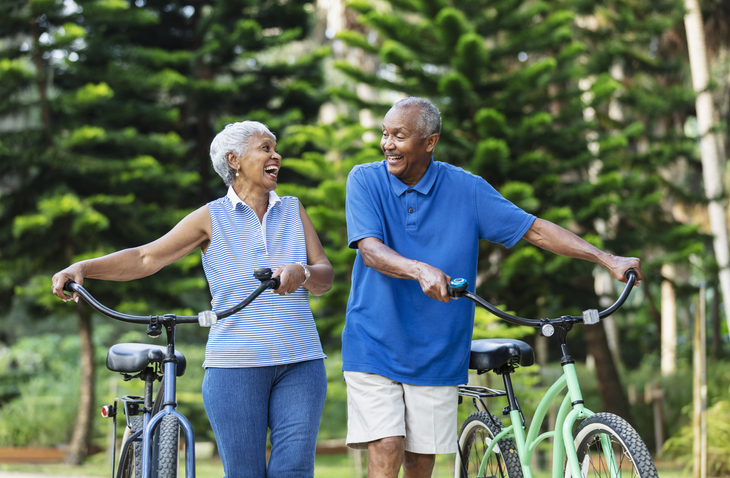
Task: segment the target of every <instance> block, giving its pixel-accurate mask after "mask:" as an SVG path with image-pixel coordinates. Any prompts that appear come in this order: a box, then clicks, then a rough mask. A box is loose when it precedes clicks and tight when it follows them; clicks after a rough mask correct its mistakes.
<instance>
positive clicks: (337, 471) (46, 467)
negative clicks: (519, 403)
mask: <svg viewBox="0 0 730 478" xmlns="http://www.w3.org/2000/svg"><path fill="white" fill-rule="evenodd" d="M196 461H197V463H196V476H197V477H198V478H220V477H222V476H223V468H222V466H221V463H220V460H219V459H217V458H210V457H206V456H201V457H198V458H197V460H196ZM351 461H352V463H351ZM356 464H357V463H356V460H355V459H354V455H353V459H352V460H351V456H350V455H348V454H347V453H342V454H334V455H317V457H316V459H315V467H314V470H315V471H314V477H315V478H348V477H352V478H355V477H356V474H355V470H356ZM361 464H362V465H363V468H364V467H366V463H365V462H364V460H363V462H361ZM657 465H658V469H659V476H661V477H662V478H684V477H686V476H687V473H686V472H685V471H684V470H682V469H681V468H677V467H675V466H673V465H672V464H669V463H663V462H659V463H658V464H657ZM4 471H5V472H20V473H33V474H43V475H48V476H49V477H59V476H74V477H108V476H109V475H110V472H111V467H110V465H109V459H108V457H107V456H105V455H104V454H103V453H99V454H96V455H93V456H91V457H89V459H88V460H87V461H86V463H84V465H83V466H67V465H63V464H42V465H31V464H0V476H2V475H3V473H2V472H4ZM179 476H180V477H184V476H185V474H184V471H183V470H180V474H179ZM362 476H364V474H363V475H362ZM449 476H453V455H439V457H438V460H437V464H436V469H435V470H434V473H433V478H441V477H449ZM534 478H550V476H549V473H548V472H536V473H535V475H534Z"/></svg>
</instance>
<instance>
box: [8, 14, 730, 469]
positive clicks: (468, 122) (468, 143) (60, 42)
mask: <svg viewBox="0 0 730 478" xmlns="http://www.w3.org/2000/svg"><path fill="white" fill-rule="evenodd" d="M725 3H726V2H722V1H717V0H706V1H703V2H700V6H701V8H702V13H703V16H704V18H705V19H706V22H705V25H706V29H707V32H708V33H707V38H708V42H707V45H708V53H709V59H710V71H711V78H712V81H711V82H710V91H711V93H712V98H713V100H714V103H715V105H716V112H717V117H716V118H715V125H716V127H715V129H714V131H715V133H716V134H717V136H718V137H719V138H720V139H721V141H720V144H719V146H718V152H719V156H720V158H721V159H722V162H723V163H724V158H726V154H725V151H726V146H727V138H728V134H727V124H726V119H727V116H728V110H729V109H730V108H729V106H728V104H729V103H728V95H727V94H726V93H727V90H728V84H730V74H729V72H730V66H729V65H730V55H729V54H728V51H729V50H728V44H730V42H729V40H730V33H729V32H730V29H729V28H728V20H727V19H728V15H727V14H728V9H727V6H726V5H725ZM2 4H3V6H4V7H5V8H4V10H3V11H4V12H6V13H5V14H4V15H2V16H0V92H2V95H0V164H1V165H2V168H3V174H2V178H1V179H0V269H1V270H2V272H3V273H2V274H0V292H2V293H1V294H0V316H2V317H3V319H2V320H0V405H2V406H3V411H0V440H3V436H4V435H3V432H2V430H3V428H2V426H3V425H2V423H3V420H4V418H3V414H4V413H5V412H4V410H9V409H10V408H9V407H10V405H12V404H13V403H15V402H17V401H18V400H22V396H23V395H24V394H27V393H29V392H27V391H23V390H22V389H23V386H21V384H23V383H30V382H31V381H32V380H33V376H34V374H39V375H42V374H48V373H50V372H49V370H50V369H49V368H48V367H47V366H46V365H42V364H43V363H47V362H45V360H46V359H40V358H39V359H38V360H37V361H36V362H33V361H32V360H30V359H27V358H26V359H19V358H17V357H27V356H28V355H27V354H26V355H23V353H25V352H22V351H23V350H27V349H28V348H29V346H28V342H26V341H25V340H26V339H30V338H31V337H35V338H37V339H38V340H47V341H53V340H62V338H63V337H66V336H70V335H78V338H74V339H73V340H71V339H69V340H71V342H68V343H67V342H64V343H66V344H67V346H65V347H63V348H61V349H62V350H69V351H71V350H73V351H75V352H73V353H78V354H79V356H81V357H83V361H82V363H83V367H82V370H83V373H82V374H81V375H79V376H78V379H76V378H73V376H74V373H78V372H72V371H70V370H68V373H69V380H73V383H74V384H75V383H78V384H79V385H78V386H79V387H80V395H79V396H80V397H81V398H82V400H80V401H79V406H80V409H79V411H78V417H79V419H77V420H74V419H69V424H70V423H75V424H76V431H75V432H73V431H72V427H71V426H70V425H66V426H65V427H61V428H64V429H65V431H66V434H65V435H62V436H61V438H57V440H61V441H70V442H71V443H72V447H71V450H72V453H71V454H70V455H69V457H70V459H71V460H72V461H80V460H82V459H83V457H84V455H85V454H86V453H87V452H88V447H89V445H90V443H91V441H90V440H91V439H92V438H93V436H94V433H92V431H93V425H92V420H91V413H92V410H93V407H95V406H97V405H98V403H96V402H95V400H94V391H95V390H97V389H98V387H95V385H94V382H93V378H94V376H95V375H98V374H99V373H101V374H104V373H105V372H106V371H105V370H103V369H102V370H97V371H95V370H94V365H95V364H101V363H102V362H101V360H102V359H103V349H104V347H105V346H107V345H109V344H110V343H111V342H112V341H113V340H115V339H116V332H114V331H117V330H127V329H120V328H119V327H117V326H114V325H110V324H108V323H107V322H106V321H99V320H98V318H95V317H93V316H91V315H90V314H89V313H88V310H87V308H85V307H83V305H77V306H75V307H71V306H70V305H69V304H66V306H64V304H62V303H60V301H57V300H55V299H54V298H53V297H52V296H51V295H50V293H49V290H48V289H49V288H48V285H50V277H51V275H52V274H53V273H54V272H56V271H57V270H60V269H61V268H63V267H65V266H66V265H68V264H69V263H71V262H73V261H76V260H79V259H82V258H85V257H92V256H96V255H101V254H105V253H108V252H110V251H113V250H117V249H121V248H125V247H132V246H136V245H139V244H142V243H145V242H148V241H150V240H152V239H154V238H156V237H159V236H160V235H162V234H163V233H165V232H166V231H167V230H169V229H170V228H171V227H172V226H173V225H174V224H175V223H176V222H177V221H178V220H180V219H181V218H182V217H183V216H184V215H185V214H186V213H188V212H189V211H191V210H192V209H193V208H196V207H199V206H200V205H202V204H204V203H205V202H207V201H210V200H213V199H215V198H217V197H219V196H221V195H222V194H224V192H225V189H224V187H223V185H222V183H221V181H220V179H219V178H218V177H217V176H216V175H215V174H214V172H213V170H212V168H211V167H210V166H209V157H208V145H209V143H210V141H211V139H212V137H213V136H214V135H215V133H216V132H217V131H219V130H220V129H221V128H222V126H223V125H224V124H225V123H227V122H231V121H237V120H242V119H254V120H259V121H262V122H264V123H266V124H267V125H268V126H269V127H270V129H271V130H272V131H274V132H275V133H276V134H277V136H278V140H279V145H278V146H279V150H280V151H281V152H282V153H283V156H284V163H283V166H284V168H283V169H282V173H281V175H280V186H279V189H278V190H277V192H278V193H279V194H292V195H296V196H298V197H299V198H300V199H301V200H302V203H303V204H304V205H305V206H306V207H307V210H308V213H309V215H310V216H311V217H312V221H313V223H314V225H315V227H316V229H317V231H318V232H319V235H320V238H321V240H322V242H323V244H324V246H325V249H326V252H327V254H328V257H329V259H330V261H331V262H332V263H333V265H334V266H335V270H336V281H335V284H334V286H333V289H332V291H331V292H329V293H328V294H326V295H325V296H322V297H321V298H313V299H312V305H313V309H314V311H315V314H316V317H317V319H318V325H319V330H320V334H321V337H322V340H323V343H324V345H325V347H326V349H327V350H328V353H329V354H330V355H331V356H332V357H333V358H335V359H336V356H337V350H338V349H339V333H340V331H341V328H342V325H343V324H344V311H345V305H346V302H347V296H348V293H349V286H350V284H349V281H350V268H351V264H352V261H353V258H354V251H352V250H350V249H349V248H348V247H347V235H346V225H345V220H344V197H345V193H346V191H345V179H346V177H347V173H348V172H349V171H350V169H351V168H352V167H353V166H354V165H355V164H358V163H361V162H368V161H377V160H379V159H380V158H381V152H380V150H379V145H378V144H379V136H380V122H381V119H382V116H383V115H384V113H385V112H386V111H387V109H388V108H389V107H390V106H391V105H392V104H393V102H394V101H396V100H397V99H399V98H401V97H403V96H404V95H416V96H424V97H427V98H429V99H430V100H431V101H433V102H434V103H435V104H436V105H437V106H438V107H439V109H440V110H441V113H442V117H443V121H444V126H443V131H442V135H441V140H440V142H439V145H438V147H437V149H436V153H435V159H436V160H440V161H447V162H450V163H453V164H456V165H458V166H460V167H463V168H465V169H467V170H469V171H471V172H473V173H475V174H479V175H481V176H483V177H484V178H485V179H487V180H488V181H489V182H490V183H491V184H492V185H494V186H495V187H496V188H497V189H498V190H499V191H500V192H501V193H502V194H503V195H504V196H505V197H507V198H508V199H510V200H512V201H513V202H515V203H516V204H517V205H518V206H520V207H522V208H524V209H525V210H527V211H529V212H531V213H533V214H535V215H537V216H540V217H543V218H545V219H549V220H551V221H553V222H556V223H558V224H560V225H562V226H564V227H566V228H568V229H570V230H572V231H574V232H576V233H577V234H579V235H580V236H582V237H584V238H586V239H587V240H589V241H590V242H592V243H593V244H595V245H597V246H598V247H601V248H603V249H605V250H607V251H610V252H612V253H615V254H620V255H634V256H638V257H641V258H642V261H643V262H642V264H643V268H644V272H645V275H646V280H645V281H644V282H643V283H642V287H641V289H640V290H639V291H637V293H636V295H635V298H634V300H633V301H632V303H631V305H630V306H627V307H626V308H625V309H624V311H625V313H623V314H621V315H620V316H619V317H616V318H615V319H613V320H610V321H606V322H605V324H603V325H601V326H596V327H586V328H584V330H583V331H581V332H580V333H583V334H584V339H585V340H584V341H574V343H575V345H573V348H574V350H572V352H573V354H574V355H575V356H576V357H577V358H580V359H585V358H587V359H588V361H589V363H596V364H598V366H596V367H595V369H594V370H595V372H593V373H594V374H598V375H597V377H596V384H597V387H598V389H597V397H600V400H601V401H602V402H603V403H604V405H603V408H609V409H613V410H614V411H616V412H617V413H619V414H621V415H624V416H629V415H632V413H633V415H635V416H636V415H640V416H638V417H636V418H637V419H638V420H639V421H640V422H641V420H643V419H644V418H643V415H645V414H642V413H641V409H640V408H637V405H636V404H635V402H634V401H633V399H632V393H631V390H632V388H631V387H634V386H635V385H638V386H642V385H641V384H636V383H633V382H632V379H631V378H628V377H630V376H631V375H630V374H631V373H633V374H635V375H636V376H642V377H645V378H646V379H647V380H651V375H652V374H651V373H650V372H648V371H651V370H654V369H656V368H658V367H659V366H660V363H661V361H662V357H664V359H665V360H668V363H670V364H672V366H675V367H676V366H677V365H679V366H681V365H682V363H683V362H686V361H687V360H688V357H689V355H688V350H689V345H688V343H687V340H686V339H685V338H683V337H689V336H688V335H686V334H685V331H686V330H691V328H690V327H689V325H690V322H691V320H692V319H691V317H693V316H694V313H693V312H692V307H693V306H692V304H693V302H692V301H693V298H694V297H696V295H697V290H698V285H699V284H700V283H705V284H706V285H707V290H708V291H709V292H708V298H709V302H710V303H711V304H713V306H712V307H711V311H710V314H709V316H710V327H711V330H712V331H713V332H712V333H710V334H708V335H709V339H710V340H711V341H712V345H713V348H712V350H713V355H714V356H715V357H717V358H723V357H724V358H725V359H726V358H727V352H728V345H727V332H728V331H727V325H726V324H725V321H724V320H723V318H724V317H723V311H722V310H721V309H722V308H721V304H722V297H721V294H720V293H719V287H718V279H717V278H718V275H719V272H718V267H717V263H716V261H715V257H714V254H713V253H712V234H711V230H710V228H709V220H708V218H707V217H708V216H707V207H706V204H707V199H706V198H705V197H704V193H703V182H702V167H701V162H700V155H699V148H698V141H697V139H698V138H697V132H698V129H697V126H696V124H697V122H696V119H695V118H696V116H695V104H694V100H695V93H694V92H693V90H692V86H691V76H690V70H689V68H688V61H687V49H686V46H685V45H686V41H685V31H684V26H683V15H684V6H683V1H682V0H658V1H654V2H645V1H640V0H630V1H621V2H618V1H613V0H607V1H602V2H589V1H583V0H560V1H555V2H543V1H535V0H519V1H517V0H512V1H502V0H465V1H460V2H450V1H447V0H390V1H385V0H383V1H366V0H352V1H350V2H348V3H347V5H345V4H343V3H342V2H341V1H339V0H327V1H325V0H319V1H317V2H312V1H303V0H288V1H275V0H266V1H263V2H260V1H253V0H234V1H220V0H219V1H208V0H196V1H184V0H181V1H164V2H163V1H158V0H136V1H131V0H93V1H90V0H79V1H75V2H73V1H68V0H67V1H59V0H43V1H32V2H31V1H27V0H4V1H3V2H2ZM723 174H724V172H723ZM724 179H725V177H724V176H723V180H724ZM720 201H721V202H722V204H724V205H725V206H724V207H725V209H727V205H726V201H725V199H724V194H723V196H722V198H720ZM455 207H456V206H455ZM479 270H480V274H479V279H478V284H477V286H478V291H479V292H480V293H481V294H483V295H484V296H485V297H487V298H488V299H492V300H494V301H496V303H499V304H506V305H507V306H508V307H509V308H510V309H512V310H514V311H515V312H516V313H518V314H522V315H528V316H542V317H544V316H554V315H556V314H562V313H579V312H580V311H581V310H582V309H584V308H588V307H591V306H594V304H595V303H596V302H599V301H604V302H605V301H608V300H610V299H611V298H613V297H615V293H616V285H617V284H615V283H614V282H615V281H613V280H611V279H610V278H607V277H606V276H605V274H604V273H603V272H602V271H600V270H597V269H596V268H595V267H593V265H591V264H589V263H585V262H581V261H575V260H568V259H565V258H562V257H557V256H554V255H552V254H549V253H544V252H543V251H541V250H539V249H536V248H535V247H532V246H531V245H529V244H526V243H524V241H523V243H520V244H518V245H517V246H515V247H514V248H512V249H511V250H505V249H504V248H501V247H499V246H494V245H492V244H488V243H484V244H482V246H481V254H480V264H479ZM448 272H449V273H450V274H452V275H458V271H448ZM90 287H93V293H94V294H95V295H98V296H99V297H100V299H102V300H103V301H105V302H107V303H109V304H110V305H112V306H114V307H118V308H121V309H123V310H127V311H130V312H132V313H135V312H136V313H150V312H152V311H176V312H184V313H192V312H195V311H197V310H202V309H205V308H208V307H209V305H208V304H209V302H208V301H209V297H208V292H207V285H206V284H205V280H204V275H203V274H202V270H201V268H200V256H199V254H198V253H194V254H191V255H190V256H188V257H187V258H185V259H183V260H181V261H179V262H178V263H177V264H175V265H173V266H170V267H168V268H166V269H165V270H163V271H160V272H159V273H158V274H156V275H155V276H153V277H150V278H147V279H143V280H140V281H134V282H131V283H104V282H95V283H94V284H93V286H90ZM668 297H669V298H671V301H669V303H671V306H670V305H667V304H666V303H665V300H667V298H668ZM71 310H73V312H71ZM72 323H73V324H75V325H74V327H73V328H72V327H70V324H72ZM95 329H98V330H95ZM191 329H192V328H191ZM72 330H74V331H76V330H77V331H78V332H80V333H78V334H77V333H76V332H74V334H71V331H72ZM672 331H673V333H674V339H671V336H672V335H671V334H669V336H668V337H670V338H667V339H666V340H665V343H669V344H670V345H671V346H670V347H669V349H668V350H664V349H662V347H661V341H662V334H665V337H667V335H666V334H667V333H669V332H672ZM574 333H576V332H574ZM683 334H684V335H683ZM180 335H181V339H183V340H187V341H189V342H190V343H191V344H193V345H195V346H199V345H202V344H203V343H204V341H205V332H204V331H200V330H196V331H192V330H190V331H187V330H186V331H185V333H183V334H180ZM677 336H679V338H677ZM74 340H76V341H77V342H74ZM527 340H530V341H532V342H533V343H534V345H535V346H536V348H537V349H538V357H540V360H541V365H546V364H548V363H550V361H551V360H552V359H553V358H555V355H554V350H553V349H554V348H555V347H554V346H551V345H550V344H549V343H547V342H546V340H547V339H539V338H528V339H527ZM54 343H55V342H54ZM581 343H584V344H585V345H584V346H582V345H581ZM31 348H32V347H31ZM95 348H97V349H98V350H97V353H96V354H95V353H94V349H95ZM3 350H6V352H3ZM660 350H662V352H661V353H660ZM68 353H71V352H68ZM8 357H15V358H12V359H11V358H8ZM667 357H668V358H667ZM27 361H30V362H31V363H37V364H38V365H37V367H38V368H35V369H34V368H33V367H32V366H26V365H24V362H27ZM672 373H674V371H672V370H671V369H670V370H669V371H666V373H665V375H667V378H665V379H667V380H668V379H669V378H668V377H670V376H671V374H672ZM647 376H648V378H647ZM642 380H643V379H642ZM637 381H639V379H637ZM340 382H341V380H340ZM53 385H54V384H53V383H51V382H48V383H46V384H45V385H40V384H39V385H37V387H36V389H35V390H36V391H35V392H34V393H36V394H39V393H41V394H42V392H39V391H38V389H39V388H40V389H42V388H43V387H44V386H47V387H52V386H53ZM55 385H56V387H57V388H55V389H51V388H49V389H48V390H46V393H49V394H50V393H55V392H52V391H51V390H56V391H58V390H61V388H63V390H67V389H68V386H61V385H59V384H55ZM685 398H686V397H685ZM677 400H678V402H681V401H682V400H683V399H680V398H677ZM685 404H686V402H685ZM677 408H681V405H677ZM637 411H638V413H637ZM672 413H674V412H668V414H667V416H674V415H672ZM676 413H677V415H678V414H679V412H678V411H677V412H676ZM335 415H336V414H334V415H333V416H335ZM667 421H668V420H667ZM343 426H344V425H343ZM647 427H648V429H650V424H647ZM678 427H679V425H678V424H673V423H667V430H666V434H667V435H669V434H671V433H673V432H674V431H675V430H677V429H678ZM650 433H651V432H650ZM11 435H12V434H11ZM8 440H10V441H12V438H9V439H8ZM647 441H651V439H648V440H647ZM31 442H32V440H31Z"/></svg>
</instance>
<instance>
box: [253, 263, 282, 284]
mask: <svg viewBox="0 0 730 478" xmlns="http://www.w3.org/2000/svg"><path fill="white" fill-rule="evenodd" d="M271 274H272V272H271V269H269V268H268V267H261V268H259V269H256V270H255V271H253V276H254V277H255V278H256V279H258V280H260V281H261V283H264V282H266V281H269V288H271V289H278V288H279V285H281V279H279V278H278V277H273V278H272V277H271Z"/></svg>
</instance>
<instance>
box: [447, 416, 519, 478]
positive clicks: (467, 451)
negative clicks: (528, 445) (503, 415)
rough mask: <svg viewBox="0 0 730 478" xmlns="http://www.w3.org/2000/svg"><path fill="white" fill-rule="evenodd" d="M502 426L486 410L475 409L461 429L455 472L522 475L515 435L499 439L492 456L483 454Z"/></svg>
mask: <svg viewBox="0 0 730 478" xmlns="http://www.w3.org/2000/svg"><path fill="white" fill-rule="evenodd" d="M501 428H502V422H500V421H499V419H498V418H497V417H495V416H494V415H491V414H488V413H487V412H483V411H479V412H475V413H472V414H471V415H470V416H469V418H467V420H466V421H465V422H464V425H462V427H461V432H460V433H459V451H458V452H457V453H456V463H455V467H456V469H455V474H454V476H460V477H461V478H472V477H479V476H489V477H497V478H505V477H509V478H522V465H520V457H519V456H518V455H517V449H516V448H515V444H514V442H513V441H512V439H510V438H503V439H501V440H499V442H498V443H497V445H496V446H495V447H494V448H493V449H492V452H491V453H490V454H489V456H484V454H485V453H486V451H487V448H488V447H489V444H490V443H492V440H493V439H494V437H495V436H496V435H497V434H498V433H499V432H500V431H501ZM485 460H486V464H485V468H484V473H483V474H482V475H479V468H480V467H481V466H482V462H483V461H485Z"/></svg>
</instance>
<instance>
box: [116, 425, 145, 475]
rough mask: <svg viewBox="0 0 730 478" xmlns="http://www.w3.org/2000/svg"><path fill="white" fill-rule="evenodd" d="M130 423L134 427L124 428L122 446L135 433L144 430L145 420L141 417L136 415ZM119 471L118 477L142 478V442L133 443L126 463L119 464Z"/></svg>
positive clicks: (125, 460)
mask: <svg viewBox="0 0 730 478" xmlns="http://www.w3.org/2000/svg"><path fill="white" fill-rule="evenodd" d="M129 423H130V425H132V428H130V427H125V428H124V435H123V436H122V446H124V444H125V443H126V442H127V439H128V438H129V436H130V435H131V434H132V432H133V431H137V430H139V429H140V428H142V424H143V419H142V417H141V416H139V415H136V416H133V417H129ZM119 470H120V471H119V473H118V475H117V476H121V477H122V478H140V477H141V476H142V442H138V441H137V442H134V443H132V445H131V447H130V449H129V452H128V453H127V456H126V457H125V459H124V461H123V462H120V463H119Z"/></svg>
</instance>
